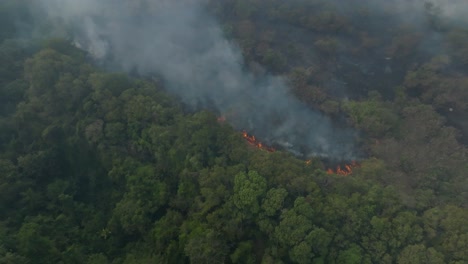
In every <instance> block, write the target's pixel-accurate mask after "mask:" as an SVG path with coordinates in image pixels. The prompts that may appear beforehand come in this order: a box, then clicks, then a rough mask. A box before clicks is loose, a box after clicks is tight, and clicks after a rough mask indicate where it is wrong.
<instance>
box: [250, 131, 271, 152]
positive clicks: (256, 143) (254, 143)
mask: <svg viewBox="0 0 468 264" xmlns="http://www.w3.org/2000/svg"><path fill="white" fill-rule="evenodd" d="M242 137H244V138H245V140H247V142H248V143H249V144H250V145H252V146H255V147H257V148H259V149H263V150H266V151H268V152H275V151H276V149H275V148H273V147H269V146H266V145H264V144H262V142H260V141H258V140H257V139H256V138H255V136H250V135H249V134H248V133H247V131H245V130H244V131H242Z"/></svg>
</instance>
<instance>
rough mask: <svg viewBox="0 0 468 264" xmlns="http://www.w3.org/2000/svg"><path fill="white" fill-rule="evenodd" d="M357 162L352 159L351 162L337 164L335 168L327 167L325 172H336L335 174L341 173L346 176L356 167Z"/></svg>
mask: <svg viewBox="0 0 468 264" xmlns="http://www.w3.org/2000/svg"><path fill="white" fill-rule="evenodd" d="M358 167H359V164H357V163H356V161H352V162H351V164H345V165H343V166H341V165H338V166H337V167H336V169H335V170H334V169H328V170H327V173H328V174H336V175H342V176H347V175H350V174H352V173H353V169H354V168H358Z"/></svg>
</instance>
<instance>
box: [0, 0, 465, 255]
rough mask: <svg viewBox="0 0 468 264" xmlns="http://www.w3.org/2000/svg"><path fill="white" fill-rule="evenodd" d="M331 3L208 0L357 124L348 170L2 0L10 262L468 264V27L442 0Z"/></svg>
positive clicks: (4, 183)
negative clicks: (407, 10)
mask: <svg viewBox="0 0 468 264" xmlns="http://www.w3.org/2000/svg"><path fill="white" fill-rule="evenodd" d="M137 2H142V1H135V3H137ZM351 2H355V1H351ZM330 3H333V2H329V4H325V3H324V2H323V1H312V0H310V1H305V0H304V1H302V0H301V1H278V0H255V1H252V0H235V1H234V0H226V1H207V3H206V4H207V5H208V6H207V7H208V8H209V10H210V12H211V13H212V14H213V15H214V16H216V17H217V19H218V20H219V21H220V23H222V25H223V30H224V31H225V34H226V36H227V37H228V38H230V40H231V41H234V42H235V43H238V45H239V47H240V48H241V51H242V54H243V56H244V58H245V60H246V67H247V68H248V69H249V71H252V72H255V71H263V68H264V69H266V70H267V71H269V72H273V73H275V74H278V75H281V76H284V77H285V78H287V79H288V81H289V83H290V85H291V89H292V91H293V92H294V94H295V95H296V96H297V97H298V98H300V99H301V100H302V101H303V102H305V103H306V104H307V105H308V107H310V108H313V109H316V110H318V111H320V112H321V113H324V114H325V115H327V116H330V117H332V118H335V119H337V120H344V121H343V122H345V123H346V125H349V126H351V127H354V128H355V129H357V130H359V131H361V134H360V138H359V139H358V141H359V142H358V143H359V144H358V145H359V146H360V148H361V150H362V152H364V153H365V154H366V155H365V158H363V159H362V160H360V161H359V163H360V166H359V167H356V168H354V169H353V173H352V174H351V175H348V176H346V177H344V176H341V175H334V174H327V173H326V169H327V166H328V164H327V163H326V162H324V160H322V159H320V158H318V157H317V158H312V160H311V161H310V162H305V161H304V160H302V159H298V158H296V157H295V156H294V155H293V154H292V153H289V152H288V151H284V150H281V149H279V150H277V151H276V152H269V151H266V150H264V149H259V148H255V147H252V146H251V145H249V144H247V143H246V141H245V140H244V139H243V137H242V134H241V133H240V131H236V130H235V129H233V127H232V126H230V125H229V123H226V122H219V120H218V119H217V116H216V114H215V113H213V112H210V111H206V110H205V111H187V107H186V105H185V104H184V103H182V102H180V101H179V100H178V99H177V98H175V97H174V96H173V94H172V93H168V92H167V91H166V89H165V86H164V84H162V83H160V82H157V81H155V80H153V79H152V78H148V77H145V76H136V75H129V74H127V73H121V72H110V71H108V70H105V69H102V68H99V67H97V66H96V64H95V60H93V58H92V56H91V55H90V54H89V53H88V52H86V51H84V50H81V49H79V48H77V47H76V46H75V45H74V44H73V42H72V41H70V39H67V38H66V37H64V38H51V37H52V36H53V35H54V34H56V33H55V32H54V34H51V35H48V34H46V33H45V32H47V31H42V30H44V29H50V28H55V27H56V25H53V24H50V23H51V21H47V20H46V19H44V20H38V18H37V17H36V16H35V15H34V13H33V12H31V11H28V10H29V9H28V8H26V6H27V5H28V4H31V3H30V2H29V1H27V0H22V1H12V0H10V1H7V0H5V1H2V2H1V3H0V21H1V23H0V210H1V211H0V212H1V214H0V263H14V264H16V263H90V264H91V263H93V264H98V263H99V264H105V263H113V264H130V263H265V264H266V263H350V264H351V263H399V264H405V263H408V264H409V263H411V264H413V263H414V264H417V263H421V264H422V263H451V264H462V263H467V262H468V225H467V221H468V179H467V177H466V172H467V169H468V158H467V153H466V152H467V149H466V145H465V144H464V142H466V140H467V139H466V138H467V136H466V135H467V134H468V119H467V114H468V104H467V103H468V98H467V96H468V75H467V69H468V68H467V67H468V49H467V47H468V31H467V30H466V27H463V25H464V24H462V22H460V21H455V22H454V21H452V20H447V19H445V17H444V16H443V12H442V10H439V9H438V8H439V7H438V6H437V5H435V4H426V6H425V8H426V9H424V10H425V13H423V15H424V16H422V17H423V18H424V19H426V20H424V21H425V22H424V23H422V24H414V23H413V24H411V23H410V24H407V21H405V20H398V19H396V18H398V16H397V15H398V14H399V12H400V13H401V12H402V11H401V10H400V9H394V10H392V11H388V12H384V13H379V12H380V11H379V10H378V9H365V8H361V9H360V8H351V7H346V8H345V7H342V8H341V9H340V8H338V7H339V6H337V5H333V4H330ZM135 5H136V4H135ZM441 7H443V6H441ZM345 11H346V12H345ZM384 18H388V19H387V20H386V21H387V23H395V24H394V25H393V26H392V27H391V28H386V25H385V23H384V22H382V19H384ZM31 21H35V22H34V23H35V27H33V25H32V24H34V23H31ZM369 21H380V22H381V23H382V24H378V23H369ZM398 21H401V22H398ZM422 25H424V26H422ZM33 28H34V30H32V29H33ZM384 29H385V30H384ZM422 29H423V30H422ZM33 31H34V32H33ZM28 32H29V33H28ZM31 32H33V33H31ZM40 32H42V33H43V34H41V33H40ZM37 36H46V37H41V38H37ZM429 36H432V37H434V36H437V38H436V40H434V39H433V38H431V37H429ZM431 43H437V45H436V46H435V47H437V50H436V51H434V50H431V49H430V48H429V47H431V45H430V44H431ZM387 58H388V59H387ZM260 65H261V67H260ZM375 65H378V66H375ZM372 71H373V72H374V73H371V72H372ZM337 78H339V80H340V81H344V82H346V83H347V85H346V86H343V85H341V86H340V85H336V82H333V80H335V79H337ZM345 95H346V96H345Z"/></svg>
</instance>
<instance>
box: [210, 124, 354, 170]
mask: <svg viewBox="0 0 468 264" xmlns="http://www.w3.org/2000/svg"><path fill="white" fill-rule="evenodd" d="M225 121H226V118H225V117H223V116H220V117H218V122H221V123H222V122H225ZM242 137H243V138H244V139H245V140H246V141H247V143H248V144H249V145H251V146H254V147H256V148H259V149H262V150H265V151H268V152H275V151H276V149H275V148H274V147H271V146H267V145H265V144H263V143H262V142H260V141H259V140H257V138H255V136H254V135H249V133H248V132H247V131H245V130H243V131H242ZM311 162H312V161H311V160H306V161H305V163H306V165H310V164H311ZM358 167H359V164H358V163H357V162H356V161H352V162H351V163H350V164H344V165H338V166H336V168H328V169H327V174H336V175H341V176H348V175H351V174H352V173H353V168H358Z"/></svg>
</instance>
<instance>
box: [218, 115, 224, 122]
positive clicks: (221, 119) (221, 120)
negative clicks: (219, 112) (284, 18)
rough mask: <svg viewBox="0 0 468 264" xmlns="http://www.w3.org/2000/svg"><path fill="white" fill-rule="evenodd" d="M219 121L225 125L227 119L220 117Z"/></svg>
mask: <svg viewBox="0 0 468 264" xmlns="http://www.w3.org/2000/svg"><path fill="white" fill-rule="evenodd" d="M217 120H218V122H220V123H223V122H225V121H226V117H224V116H220V117H218V118H217Z"/></svg>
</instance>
